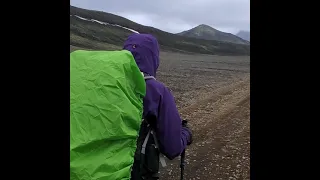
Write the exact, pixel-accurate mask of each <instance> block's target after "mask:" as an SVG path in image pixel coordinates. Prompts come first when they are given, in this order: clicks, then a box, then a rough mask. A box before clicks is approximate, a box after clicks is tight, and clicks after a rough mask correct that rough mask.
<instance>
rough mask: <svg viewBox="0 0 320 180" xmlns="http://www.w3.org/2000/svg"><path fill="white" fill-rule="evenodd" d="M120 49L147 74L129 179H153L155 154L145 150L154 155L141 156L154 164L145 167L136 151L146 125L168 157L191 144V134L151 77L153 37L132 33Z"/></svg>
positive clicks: (154, 58)
mask: <svg viewBox="0 0 320 180" xmlns="http://www.w3.org/2000/svg"><path fill="white" fill-rule="evenodd" d="M123 49H124V50H128V51H130V52H131V53H132V55H133V57H134V59H135V61H136V63H137V65H138V67H139V69H140V71H141V72H143V74H144V76H145V77H151V78H149V79H146V96H145V97H144V99H143V119H144V121H143V123H142V125H141V130H140V135H139V139H138V145H137V151H136V154H135V158H134V165H133V168H132V180H138V179H152V178H154V179H157V178H158V175H157V173H158V171H159V169H158V168H159V167H158V165H159V161H157V158H158V157H157V155H158V154H157V153H153V152H150V151H149V152H150V154H153V156H155V157H150V156H152V155H150V154H147V153H148V152H147V153H146V155H145V156H146V159H147V160H144V161H147V162H148V163H150V164H152V165H150V164H149V165H150V166H154V167H146V166H148V165H145V164H142V165H141V161H142V160H141V156H140V151H141V146H142V144H143V140H144V138H145V136H146V134H147V133H148V128H150V127H151V128H153V129H154V131H155V134H156V139H157V140H158V143H159V149H160V152H161V153H162V154H163V155H165V156H166V157H167V158H168V159H170V160H172V159H174V158H176V157H178V156H179V155H180V154H181V153H182V152H183V150H184V149H185V148H186V146H187V145H190V144H191V142H192V134H191V131H190V129H189V128H188V126H187V125H185V123H182V122H183V121H182V120H181V118H180V115H179V113H178V110H177V107H176V104H175V102H174V97H173V95H172V94H171V93H170V91H169V89H168V88H167V87H165V85H164V84H162V83H161V82H159V81H157V80H156V79H155V77H156V71H157V69H158V67H159V44H158V41H157V39H156V38H155V37H153V36H152V35H149V34H132V35H130V36H129V37H128V38H127V40H126V41H125V43H124V47H123ZM184 122H185V121H184ZM148 125H149V126H148ZM151 139H152V138H151ZM155 144H157V143H155ZM154 154H155V155H154ZM142 177H143V178H142Z"/></svg>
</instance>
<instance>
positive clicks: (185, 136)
mask: <svg viewBox="0 0 320 180" xmlns="http://www.w3.org/2000/svg"><path fill="white" fill-rule="evenodd" d="M159 103H160V104H159V109H158V117H157V134H158V139H159V146H160V151H161V153H163V154H164V155H165V156H166V157H167V158H168V159H170V160H172V159H174V158H175V157H177V156H179V155H180V154H181V152H182V151H183V150H184V149H185V148H186V146H187V143H188V141H190V132H189V131H188V129H187V128H184V127H182V124H181V122H182V121H181V118H180V115H179V113H178V109H177V107H176V104H175V101H174V97H173V95H172V94H171V92H170V91H169V90H168V88H166V87H164V91H163V93H162V95H161V96H160V102H159Z"/></svg>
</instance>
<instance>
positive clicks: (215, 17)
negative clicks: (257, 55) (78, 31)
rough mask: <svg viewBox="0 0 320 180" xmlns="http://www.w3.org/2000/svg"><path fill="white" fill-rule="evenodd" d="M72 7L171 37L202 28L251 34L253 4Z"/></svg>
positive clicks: (138, 1) (176, 0)
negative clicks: (114, 16) (117, 17)
mask: <svg viewBox="0 0 320 180" xmlns="http://www.w3.org/2000/svg"><path fill="white" fill-rule="evenodd" d="M70 3H71V5H74V6H77V7H81V8H86V9H94V10H101V11H105V12H110V13H113V14H117V15H120V16H124V17H126V18H128V19H131V20H133V21H135V22H137V23H140V24H143V25H148V26H153V27H156V28H159V29H161V30H165V31H169V32H172V33H177V32H181V31H183V30H187V29H190V28H192V27H194V26H197V25H199V24H207V25H210V26H212V27H214V28H216V29H219V30H222V31H227V32H231V33H236V32H237V31H239V30H250V0H196V1H195V0H170V1H169V0H161V1H154V0H71V2H70Z"/></svg>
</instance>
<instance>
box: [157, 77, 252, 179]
mask: <svg viewBox="0 0 320 180" xmlns="http://www.w3.org/2000/svg"><path fill="white" fill-rule="evenodd" d="M181 114H182V117H183V118H187V119H188V120H189V123H190V126H191V127H192V130H193V134H194V144H192V145H191V146H190V147H188V149H187V151H186V169H185V179H191V180H192V179H206V180H209V179H210V180H211V179H222V180H225V179H226V180H228V179H239V180H242V179H245V180H247V179H248V180H249V179H250V80H249V77H246V78H243V79H242V80H239V81H237V82H236V83H234V84H231V85H228V86H226V87H221V88H219V89H217V90H215V91H213V92H212V93H210V94H208V95H207V96H206V97H205V98H203V99H201V100H199V101H198V102H196V103H194V104H192V105H190V106H188V107H186V108H184V109H182V110H181ZM179 162H180V159H177V160H174V161H169V160H167V164H168V166H167V167H166V168H164V169H163V170H162V171H161V174H162V175H161V176H162V179H168V180H170V179H172V180H177V179H179V176H180V169H179Z"/></svg>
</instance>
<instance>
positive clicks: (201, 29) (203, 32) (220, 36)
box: [178, 24, 249, 44]
mask: <svg viewBox="0 0 320 180" xmlns="http://www.w3.org/2000/svg"><path fill="white" fill-rule="evenodd" d="M178 35H181V36H186V37H192V38H198V39H206V40H216V41H223V42H231V43H236V44H249V43H248V41H246V40H243V39H241V38H239V37H238V36H236V35H233V34H231V33H226V32H222V31H219V30H217V29H214V28H212V27H210V26H208V25H205V24H201V25H199V26H197V27H194V28H192V29H190V30H187V31H183V32H181V33H178Z"/></svg>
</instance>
